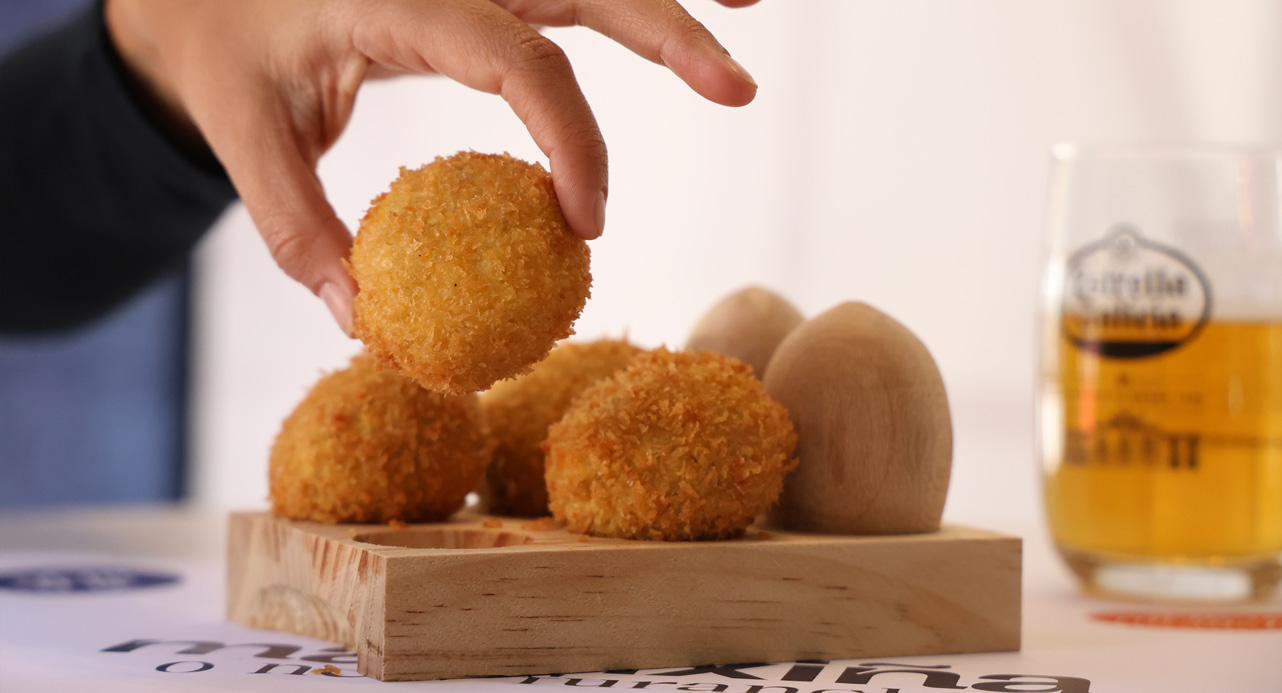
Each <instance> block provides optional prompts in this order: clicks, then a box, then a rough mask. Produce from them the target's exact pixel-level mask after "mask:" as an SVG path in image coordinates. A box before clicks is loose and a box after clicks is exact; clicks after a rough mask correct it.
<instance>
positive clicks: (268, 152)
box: [224, 128, 357, 337]
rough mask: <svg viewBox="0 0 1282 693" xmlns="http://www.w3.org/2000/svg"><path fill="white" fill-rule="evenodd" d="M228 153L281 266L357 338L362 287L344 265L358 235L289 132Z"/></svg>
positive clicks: (275, 132) (264, 135) (266, 135)
mask: <svg viewBox="0 0 1282 693" xmlns="http://www.w3.org/2000/svg"><path fill="white" fill-rule="evenodd" d="M257 134H258V136H257V137H255V138H254V141H244V142H243V143H242V144H241V146H237V147H234V148H233V149H232V150H231V151H228V152H226V153H225V156H224V164H225V165H226V167H227V173H228V175H230V176H231V179H232V182H233V183H234V184H235V185H236V189H237V191H239V192H240V196H241V199H242V200H243V201H244V203H245V207H246V209H248V210H249V215H250V216H251V217H252V218H253V220H254V224H255V225H256V226H257V227H258V232H259V234H260V235H261V236H262V237H263V241H264V242H265V243H266V244H267V249H268V250H269V251H270V252H271V254H272V257H273V258H274V259H275V260H276V264H277V265H278V266H279V267H280V268H281V269H282V270H284V272H285V273H286V274H288V275H289V276H290V277H293V278H294V280H296V281H297V282H298V283H300V284H302V285H303V286H305V287H307V288H308V289H309V290H311V292H312V293H313V294H315V295H316V296H318V297H320V298H321V299H322V300H323V301H324V302H325V305H326V306H327V307H328V308H329V311H330V313H331V314H332V315H333V316H334V320H335V322H337V323H338V326H339V328H340V329H342V330H343V332H344V333H345V334H347V335H348V336H349V337H350V336H351V334H352V325H353V315H352V299H353V297H355V295H356V290H357V289H356V282H355V281H354V280H353V279H352V277H351V275H350V274H349V273H348V272H347V268H346V267H345V266H344V261H345V260H346V259H347V257H348V254H349V252H350V250H351V247H352V235H351V233H350V232H348V230H347V227H345V226H344V225H343V222H341V221H339V219H338V217H337V216H336V215H335V214H334V208H333V207H331V206H330V204H329V201H328V200H326V199H325V191H324V189H323V188H322V187H321V183H320V179H318V178H317V177H316V169H315V162H314V160H312V159H311V157H307V156H304V155H303V153H302V152H300V151H299V149H298V146H297V145H296V140H295V138H294V137H293V136H292V133H290V132H288V130H287V129H286V128H280V129H274V128H273V129H268V130H266V131H260V132H259V133H257Z"/></svg>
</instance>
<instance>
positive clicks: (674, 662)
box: [227, 512, 1021, 681]
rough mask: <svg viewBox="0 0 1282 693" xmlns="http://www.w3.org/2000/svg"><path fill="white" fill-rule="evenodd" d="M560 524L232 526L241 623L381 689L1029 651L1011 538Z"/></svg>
mask: <svg viewBox="0 0 1282 693" xmlns="http://www.w3.org/2000/svg"><path fill="white" fill-rule="evenodd" d="M547 524H548V523H540V522H538V521H535V522H530V521H525V520H517V519H510V518H505V519H499V518H491V517H486V516H481V515H475V514H468V513H466V512H465V513H461V514H460V515H459V516H457V518H456V519H455V520H453V521H450V522H446V523H439V524H424V525H410V526H408V527H406V528H403V529H395V528H392V527H389V526H387V525H323V524H317V523H312V522H296V521H291V520H282V519H278V518H276V517H273V516H271V515H269V514H266V513H239V514H234V515H232V517H231V527H230V532H231V536H230V544H229V546H230V549H229V551H230V556H229V562H228V591H227V594H228V604H227V611H228V615H229V617H230V618H231V619H232V620H233V621H236V622H238V623H242V624H244V625H247V626H252V627H255V628H269V629H274V630H281V631H287V632H290V633H297V634H300V635H308V636H312V637H318V638H322V639H325V640H331V641H334V642H336V643H341V644H342V645H344V646H347V647H349V648H352V649H353V650H355V652H356V654H357V657H358V660H359V664H358V667H357V668H358V669H359V670H360V672H361V673H363V674H365V675H367V676H371V677H374V678H377V679H381V680H384V681H397V680H415V679H440V678H453V677H464V676H495V675H498V676H508V675H512V676H514V675H521V674H543V673H561V672H576V671H599V670H608V669H639V668H656V667H668V666H686V665H703V664H732V663H744V662H786V661H796V660H806V659H848V658H855V657H884V656H908V655H926V654H945V653H956V652H989V651H1000V650H1016V649H1019V639H1020V548H1021V547H1020V540H1019V539H1018V538H1015V537H1008V536H1004V535H999V534H994V533H992V532H986V531H981V530H976V529H967V528H964V527H944V528H943V529H942V530H940V531H939V532H935V533H931V534H916V535H903V536H881V537H850V536H827V535H810V534H795V533H789V532H777V531H773V530H768V531H762V530H759V529H756V528H754V529H750V530H748V533H747V535H746V536H744V537H743V538H741V539H735V540H730V541H718V542H691V543H667V542H648V541H626V540H618V539H596V538H580V537H579V536H578V535H575V534H571V533H569V532H567V531H565V530H562V529H557V528H550V527H548V526H547Z"/></svg>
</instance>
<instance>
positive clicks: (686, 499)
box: [544, 349, 797, 541]
mask: <svg viewBox="0 0 1282 693" xmlns="http://www.w3.org/2000/svg"><path fill="white" fill-rule="evenodd" d="M796 443H797V434H796V432H795V431H794V430H793V426H792V423H791V421H789V419H788V412H787V411H785V410H784V408H783V407H782V406H781V405H780V404H779V403H778V402H775V401H774V400H773V399H771V398H770V397H769V396H768V395H766V393H765V390H764V389H763V388H762V385H761V381H759V380H757V379H756V378H754V377H753V376H752V369H751V368H749V367H748V366H747V365H745V364H744V363H743V362H741V361H738V360H737V359H733V358H730V357H727V356H721V355H719V354H715V353H713V352H701V353H697V354H696V353H689V352H678V353H672V352H669V351H668V350H666V349H659V350H657V351H654V352H650V353H646V354H642V355H640V356H638V357H636V359H635V360H634V361H633V362H632V364H631V365H630V366H628V367H627V368H626V369H625V370H623V371H620V372H619V373H616V374H615V375H613V376H611V377H609V378H605V379H602V380H600V381H598V382H597V383H596V384H595V385H593V386H591V387H589V388H588V389H587V390H585V391H584V392H583V394H581V395H580V396H579V397H578V399H576V400H575V401H574V404H573V405H571V407H570V409H569V410H568V411H566V413H565V416H564V417H563V418H562V419H561V420H560V421H559V422H557V423H556V424H554V425H553V426H552V427H551V429H549V431H548V438H547V442H546V443H545V444H544V445H545V450H546V452H547V462H546V464H547V470H546V480H547V486H548V505H549V507H550V508H551V511H552V516H553V517H555V518H556V519H557V520H560V521H563V522H565V523H566V525H567V527H568V528H569V529H570V530H572V531H575V532H580V533H583V534H592V535H596V536H605V537H621V538H629V539H663V540H669V541H676V540H691V539H724V538H730V537H735V536H738V535H740V534H742V533H743V531H744V529H745V528H747V526H748V525H749V524H750V523H751V522H752V520H753V518H755V517H756V516H757V515H759V514H761V513H762V512H764V511H765V510H766V509H767V508H768V507H770V505H771V504H773V503H774V502H775V499H777V498H778V497H779V493H780V491H781V490H782V487H783V478H784V475H785V474H787V472H789V471H790V470H791V469H793V468H794V467H795V466H796V464H797V461H796V460H795V459H793V457H792V452H793V448H794V447H795V446H796Z"/></svg>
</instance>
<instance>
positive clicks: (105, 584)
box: [0, 566, 182, 594]
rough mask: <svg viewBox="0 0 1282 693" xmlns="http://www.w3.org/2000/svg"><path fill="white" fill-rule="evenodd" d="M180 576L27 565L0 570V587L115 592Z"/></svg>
mask: <svg viewBox="0 0 1282 693" xmlns="http://www.w3.org/2000/svg"><path fill="white" fill-rule="evenodd" d="M181 579H182V578H181V576H179V575H174V574H171V573H156V572H149V571H142V570H131V569H129V568H114V567H93V566H90V567H82V568H30V569H27V570H16V571H12V572H8V573H0V590H10V591H13V592H33V593H38V594H58V593H65V592H116V591H120V590H133V589H143V588H147V587H158V586H160V585H172V584H174V583H177V582H179V581H180V580H181Z"/></svg>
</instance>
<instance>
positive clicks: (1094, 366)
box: [1043, 316, 1282, 564]
mask: <svg viewBox="0 0 1282 693" xmlns="http://www.w3.org/2000/svg"><path fill="white" fill-rule="evenodd" d="M1069 319H1070V320H1080V316H1071V317H1070V318H1069ZM1058 352H1059V358H1058V360H1059V364H1060V365H1059V369H1058V373H1053V372H1052V373H1046V374H1045V377H1046V379H1047V380H1048V384H1051V385H1052V386H1051V387H1048V388H1046V389H1045V390H1044V392H1045V395H1044V396H1047V397H1052V398H1054V400H1055V401H1053V402H1047V403H1044V405H1043V413H1044V414H1045V415H1051V416H1055V418H1056V419H1057V421H1056V427H1057V428H1058V430H1060V431H1061V432H1062V434H1061V436H1060V437H1059V440H1057V441H1054V443H1055V444H1054V445H1053V449H1052V450H1047V452H1048V453H1051V454H1052V455H1054V456H1055V457H1054V458H1051V459H1050V460H1049V461H1050V462H1051V466H1053V467H1054V468H1055V471H1054V473H1053V474H1051V475H1050V476H1049V477H1048V479H1047V484H1046V503H1047V508H1048V510H1049V514H1050V522H1051V527H1052V531H1053V533H1054V536H1055V539H1056V542H1057V543H1058V544H1059V547H1060V549H1061V550H1062V551H1063V552H1064V554H1065V556H1066V557H1068V558H1069V559H1070V560H1072V559H1074V558H1078V559H1087V560H1088V556H1089V555H1091V554H1096V553H1104V554H1111V555H1112V556H1114V557H1117V558H1125V557H1140V556H1142V557H1148V558H1155V559H1162V560H1169V561H1186V562H1194V563H1207V564H1216V563H1224V562H1233V561H1247V562H1249V561H1251V560H1253V559H1255V558H1258V557H1261V556H1269V555H1272V556H1274V557H1276V556H1277V555H1278V554H1279V553H1282V358H1278V356H1277V355H1278V354H1279V353H1282V322H1250V321H1242V322H1228V321H1225V322H1218V321H1211V322H1209V323H1207V324H1206V325H1205V326H1203V327H1202V329H1201V330H1200V331H1199V333H1198V334H1197V335H1196V336H1195V337H1194V339H1192V340H1190V341H1189V343H1187V344H1184V345H1182V346H1180V347H1179V348H1177V349H1172V350H1170V351H1169V352H1167V353H1163V354H1160V355H1156V356H1151V357H1147V358H1135V359H1120V358H1110V357H1107V356H1103V355H1101V354H1099V353H1096V352H1094V351H1091V350H1089V349H1083V348H1082V347H1080V346H1078V345H1077V344H1074V343H1073V342H1072V341H1071V340H1070V339H1069V338H1067V337H1061V338H1060V340H1059V343H1058ZM1048 442H1050V441H1048Z"/></svg>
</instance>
